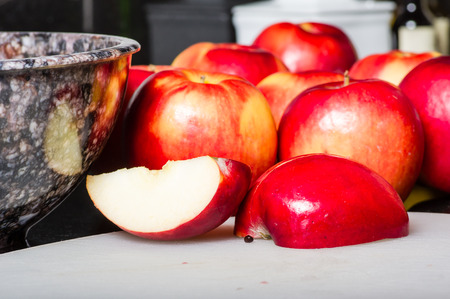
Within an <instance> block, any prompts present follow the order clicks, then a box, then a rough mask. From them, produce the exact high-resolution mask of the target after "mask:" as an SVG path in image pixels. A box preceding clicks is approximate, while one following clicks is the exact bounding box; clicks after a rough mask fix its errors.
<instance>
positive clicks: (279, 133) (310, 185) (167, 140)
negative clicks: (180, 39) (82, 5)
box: [86, 22, 450, 248]
mask: <svg viewBox="0 0 450 299" xmlns="http://www.w3.org/2000/svg"><path fill="white" fill-rule="evenodd" d="M447 78H449V79H447ZM449 80H450V58H449V57H446V56H441V55H440V54H439V53H436V52H429V53H407V52H402V51H389V52H386V53H380V54H375V55H370V56H367V57H362V58H360V59H358V56H357V53H356V51H355V48H354V46H353V44H352V42H351V40H350V39H349V38H348V36H347V35H346V34H345V33H344V32H343V31H342V30H340V29H339V28H337V27H335V26H332V25H329V24H321V23H313V22H305V23H301V24H292V23H288V22H281V23H277V24H273V25H271V26H268V27H267V28H265V29H264V30H263V31H261V33H260V34H259V35H258V36H257V37H256V38H255V41H254V42H253V44H251V45H241V44H238V43H212V42H199V43H196V44H193V45H191V46H189V47H187V48H186V49H184V50H183V51H181V52H180V53H179V54H178V55H177V56H176V57H174V60H173V63H172V64H171V65H167V66H162V65H159V66H142V65H136V66H131V67H130V73H129V80H128V85H127V86H128V89H127V94H126V96H125V99H124V105H123V108H122V111H121V115H120V116H119V118H118V122H117V125H116V131H115V132H113V134H112V136H118V137H117V138H113V137H112V138H111V140H110V141H111V144H112V140H113V139H115V140H116V141H115V142H116V143H114V144H113V145H111V144H110V145H109V148H110V149H112V150H113V151H114V150H115V151H116V153H118V154H117V155H116V156H115V158H113V160H114V161H111V162H110V163H111V165H113V162H120V163H119V164H115V166H114V167H112V168H113V169H110V170H108V171H107V172H104V173H102V172H98V171H97V172H96V171H95V170H94V171H93V173H92V174H91V175H89V176H88V178H87V183H86V187H87V189H88V192H89V195H90V196H91V199H92V201H93V202H94V204H95V206H96V207H97V208H98V209H99V210H100V211H101V212H102V213H103V214H104V215H105V216H106V217H107V218H108V219H110V220H111V221H112V222H114V223H115V224H116V225H118V226H119V227H121V228H122V229H123V230H125V231H127V232H130V233H132V234H135V235H138V236H141V237H144V238H148V239H158V240H179V239H185V238H191V237H195V236H198V235H200V234H203V233H206V232H207V231H210V230H212V229H213V228H215V227H217V226H219V225H221V224H222V223H223V222H224V221H225V220H227V219H228V218H229V217H232V216H235V232H234V234H235V235H236V236H238V237H243V238H245V240H247V241H248V240H253V239H257V238H271V239H273V240H274V242H275V244H277V245H279V246H283V247H290V248H323V247H335V246H345V245H353V244H358V243H365V242H372V241H376V240H380V239H384V238H397V237H403V236H406V235H407V234H408V225H409V219H408V214H407V212H406V209H405V205H404V202H405V200H406V199H407V198H408V197H409V196H410V195H411V193H412V190H413V188H414V187H415V185H416V184H417V183H418V182H420V183H421V184H426V185H428V186H431V187H432V188H437V189H439V190H442V191H445V192H450V159H449V158H448V157H450V143H449V141H448V140H450V128H449V126H450V108H449V107H450V106H449V105H448V104H446V102H447V101H446V95H447V94H449V93H450V90H449V87H448V86H450V85H449V83H450V82H448V81H449ZM446 137H447V138H446ZM117 140H119V142H117ZM107 147H108V145H107ZM101 159H102V157H100V158H99V160H101Z"/></svg>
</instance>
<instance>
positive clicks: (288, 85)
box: [256, 71, 344, 128]
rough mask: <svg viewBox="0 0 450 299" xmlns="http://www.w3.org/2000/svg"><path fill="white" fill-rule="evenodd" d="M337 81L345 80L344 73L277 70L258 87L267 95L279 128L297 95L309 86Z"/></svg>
mask: <svg viewBox="0 0 450 299" xmlns="http://www.w3.org/2000/svg"><path fill="white" fill-rule="evenodd" d="M335 81H341V82H343V81H344V75H342V74H340V73H336V72H324V71H305V72H298V73H292V72H277V73H273V74H271V75H269V76H267V77H266V78H264V79H263V80H261V81H260V82H259V83H258V84H257V85H256V87H257V88H258V89H259V90H260V91H261V92H262V93H263V95H264V96H265V97H266V99H267V102H268V103H269V106H270V110H271V111H272V115H273V118H274V120H275V124H276V126H277V128H278V126H279V124H280V120H281V117H282V116H283V113H284V110H285V109H286V107H287V106H288V105H289V104H290V103H291V102H292V100H294V98H295V97H296V96H297V95H299V94H300V93H301V92H303V91H305V90H306V89H308V88H311V87H314V86H317V85H320V84H324V83H329V82H335Z"/></svg>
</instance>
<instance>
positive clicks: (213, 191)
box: [86, 156, 251, 240]
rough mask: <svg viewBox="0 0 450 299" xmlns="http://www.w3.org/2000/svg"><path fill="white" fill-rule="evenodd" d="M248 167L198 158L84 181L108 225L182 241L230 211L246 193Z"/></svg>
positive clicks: (216, 223)
mask: <svg viewBox="0 0 450 299" xmlns="http://www.w3.org/2000/svg"><path fill="white" fill-rule="evenodd" d="M250 181H251V171H250V168H249V167H248V166H247V165H246V164H244V163H241V162H238V161H234V160H230V159H224V158H211V157H209V156H203V157H198V158H193V159H189V160H179V161H169V162H167V163H166V164H165V165H164V166H163V168H162V169H160V170H149V169H148V168H145V167H134V168H129V169H120V170H117V171H114V172H110V173H105V174H100V175H93V176H92V175H91V176H88V177H87V179H86V187H87V190H88V193H89V195H90V197H91V199H92V201H93V202H94V205H95V206H96V207H97V208H98V209H99V210H100V212H101V213H102V214H103V215H104V216H105V217H107V218H108V219H109V220H110V221H111V222H113V223H114V224H116V225H117V226H119V227H120V228H122V229H123V230H125V231H127V232H129V233H132V234H135V235H137V236H140V237H144V238H148V239H156V240H179V239H187V238H191V237H194V236H198V235H201V234H203V233H206V232H208V231H210V230H212V229H214V228H216V227H218V226H219V225H221V224H222V223H223V222H225V221H226V220H227V219H228V218H229V217H230V216H231V215H233V213H235V212H236V210H237V208H238V206H239V204H240V203H241V201H242V200H243V198H244V196H245V194H246V192H247V191H248V188H249V185H250Z"/></svg>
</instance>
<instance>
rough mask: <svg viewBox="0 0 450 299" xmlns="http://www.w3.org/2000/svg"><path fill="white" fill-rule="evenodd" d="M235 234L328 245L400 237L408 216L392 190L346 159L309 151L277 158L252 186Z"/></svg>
mask: <svg viewBox="0 0 450 299" xmlns="http://www.w3.org/2000/svg"><path fill="white" fill-rule="evenodd" d="M234 229H235V230H234V234H235V235H236V236H238V237H246V239H247V240H248V239H252V238H253V239H258V238H264V239H270V238H271V239H273V241H274V242H275V244H276V245H278V246H281V247H289V248H329V247H338V246H346V245H355V244H360V243H367V242H372V241H376V240H381V239H386V238H399V237H404V236H407V235H408V233H409V218H408V214H407V212H406V210H405V207H404V205H403V202H402V200H401V198H400V196H399V195H398V193H397V192H396V191H395V189H394V188H393V187H392V186H391V185H390V184H389V183H388V182H387V181H386V180H385V179H383V178H382V177H381V176H380V175H378V174H377V173H375V172H374V171H372V170H370V169H369V168H367V167H366V166H364V165H362V164H359V163H357V162H354V161H351V160H349V159H346V158H343V157H339V156H334V155H327V154H310V155H303V156H297V157H294V158H292V159H289V160H286V161H283V162H280V163H278V164H276V165H274V166H273V167H272V168H271V169H269V170H267V171H266V172H265V173H264V174H263V175H262V176H261V177H260V178H259V179H258V180H257V181H256V182H255V184H254V185H253V186H252V188H251V189H250V191H249V192H248V194H247V196H246V198H245V199H244V201H243V202H242V204H241V206H240V208H239V210H238V213H237V215H236V219H235V228H234Z"/></svg>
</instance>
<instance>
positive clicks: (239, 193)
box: [121, 158, 252, 241]
mask: <svg viewBox="0 0 450 299" xmlns="http://www.w3.org/2000/svg"><path fill="white" fill-rule="evenodd" d="M215 160H216V161H217V165H218V166H219V169H220V172H221V182H220V184H219V186H218V188H217V192H216V193H215V194H214V197H213V198H212V199H211V202H210V203H209V204H208V205H207V206H206V208H205V209H204V210H203V211H202V212H201V213H200V214H198V215H197V216H196V217H195V218H193V219H192V220H190V221H188V222H186V223H183V224H181V225H180V226H178V227H176V228H174V229H171V230H167V231H161V232H136V231H131V230H127V229H126V228H121V229H123V230H126V231H128V232H129V233H131V234H134V235H136V236H139V237H142V238H146V239H152V240H162V241H171V240H184V239H189V238H193V237H196V236H200V235H202V234H204V233H207V232H209V231H211V230H213V229H215V228H216V227H218V226H220V225H221V224H223V223H224V222H225V221H226V220H227V219H228V218H230V216H232V215H233V214H234V213H235V212H236V210H237V209H238V207H239V205H240V204H241V202H242V200H243V199H244V197H245V195H246V193H247V191H248V189H249V186H250V182H251V178H252V173H251V170H250V168H249V167H248V166H247V165H246V164H244V163H241V162H238V161H235V160H230V159H223V158H215ZM174 187H176V186H174Z"/></svg>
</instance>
